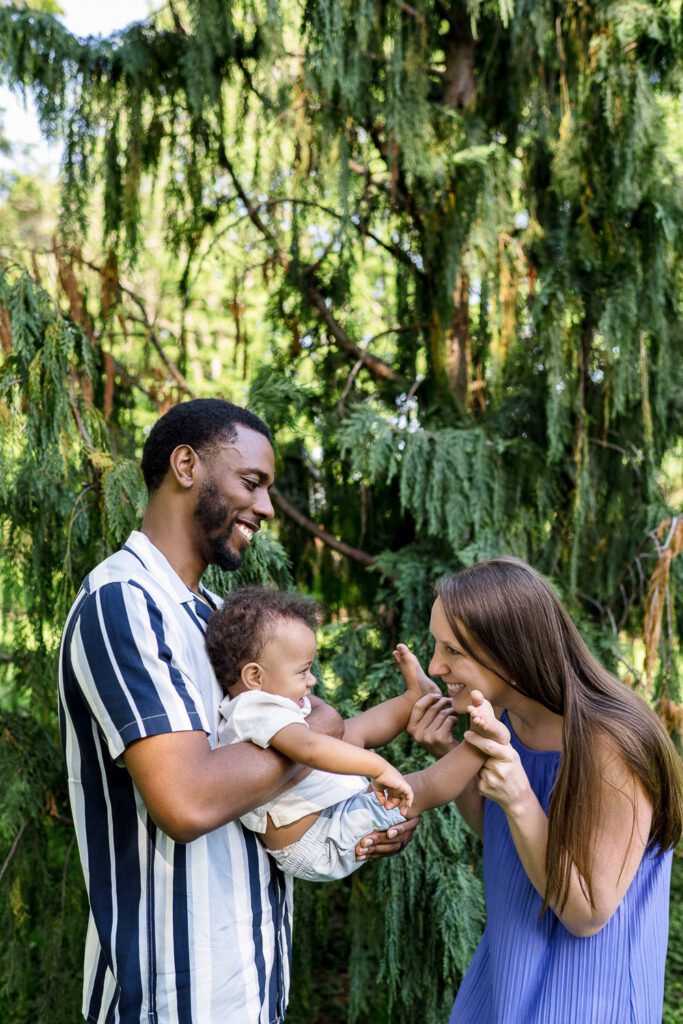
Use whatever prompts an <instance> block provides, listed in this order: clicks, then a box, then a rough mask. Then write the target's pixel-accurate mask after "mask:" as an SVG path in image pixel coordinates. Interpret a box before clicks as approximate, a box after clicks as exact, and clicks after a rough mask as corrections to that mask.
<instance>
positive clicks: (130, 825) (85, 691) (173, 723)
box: [59, 532, 291, 1024]
mask: <svg viewBox="0 0 683 1024" xmlns="http://www.w3.org/2000/svg"><path fill="white" fill-rule="evenodd" d="M207 596H209V597H210V598H211V599H213V600H215V599H214V598H213V595H207ZM209 615H210V609H209V608H208V607H207V605H206V604H205V603H204V602H203V601H201V600H200V599H199V598H197V596H196V595H195V594H193V593H192V591H191V590H189V589H188V588H187V587H186V586H185V584H184V583H183V582H182V580H181V579H180V578H179V577H178V576H177V575H176V574H175V573H174V572H173V570H172V569H171V567H170V565H169V564H168V562H167V561H166V559H165V558H164V557H163V555H162V554H161V552H160V551H158V550H157V549H156V548H155V547H154V546H153V545H152V544H151V543H150V541H149V540H148V539H147V538H146V537H145V536H144V535H143V534H141V533H137V532H135V533H133V534H131V536H130V537H129V539H128V541H127V542H126V545H125V546H124V547H123V548H122V550H121V551H119V552H117V553H116V554H115V555H112V556H111V557H110V558H108V559H106V560H105V561H104V562H102V563H101V564H100V565H99V566H97V568H96V569H94V570H93V572H91V573H90V575H89V576H88V577H87V578H86V580H85V581H84V583H83V586H82V588H81V590H80V592H79V594H78V596H77V598H76V601H75V602H74V605H73V608H72V609H71V612H70V614H69V618H68V620H67V623H66V628H65V631H64V636H63V639H62V650H61V656H60V674H59V715H60V726H61V732H62V743H63V747H64V754H65V759H66V766H67V773H68V779H69V793H70V797H71V805H72V809H73V816H74V822H75V825H76V835H77V839H78V846H79V851H80V855H81V861H82V864H83V871H84V875H85V880H86V885H87V888H88V896H89V900H90V921H89V925H88V934H87V939H86V951H85V977H84V988H83V1015H84V1016H85V1017H86V1019H87V1020H88V1021H91V1022H92V1024H138V1022H142V1021H144V1022H145V1024H213V1022H216V1024H218V1022H220V1024H231V1022H234V1024H279V1022H281V1021H283V1020H284V1013H285V1007H286V1003H287V991H288V986H289V971H290V952H291V881H290V880H288V879H285V877H284V876H283V875H282V874H281V873H280V872H279V871H278V870H277V869H276V868H275V867H274V865H273V864H272V861H271V860H270V859H269V858H268V856H267V855H266V854H265V853H264V851H263V848H262V846H261V845H260V843H258V841H257V840H256V838H255V837H254V836H253V835H251V834H250V833H245V832H243V830H242V827H241V825H239V823H231V824H229V825H226V826H224V827H222V828H219V829H216V830H215V831H214V832H211V833H209V834H208V835H206V836H203V837H202V838H200V839H197V840H196V841H195V842H193V843H188V844H187V845H182V844H178V843H175V842H174V841H173V840H172V839H171V838H170V837H169V836H167V835H166V834H165V833H164V832H162V831H161V830H160V829H158V828H157V827H156V826H155V824H154V822H153V821H152V820H151V818H150V817H149V815H148V813H147V809H146V807H145V805H144V803H143V801H142V799H141V797H140V794H139V793H138V792H137V790H136V789H135V787H134V786H133V783H132V780H131V778H130V776H129V774H128V772H127V771H126V770H125V768H124V767H122V766H121V755H122V753H123V752H124V751H125V749H126V747H127V746H128V745H129V744H130V743H132V742H133V741H134V740H138V739H141V738H144V737H148V736H154V735H158V734H161V733H168V732H177V731H187V730H202V731H204V732H205V733H206V734H207V735H208V737H209V740H210V743H211V745H212V746H215V745H216V742H217V737H216V729H217V724H218V704H219V702H220V700H221V698H222V693H221V691H220V688H219V687H218V685H217V683H216V680H215V676H214V674H213V671H212V669H211V666H210V663H209V660H208V658H207V656H206V653H205V649H204V643H203V631H204V628H205V625H206V621H207V619H208V617H209Z"/></svg>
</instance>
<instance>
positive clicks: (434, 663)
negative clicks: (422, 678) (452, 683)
mask: <svg viewBox="0 0 683 1024" xmlns="http://www.w3.org/2000/svg"><path fill="white" fill-rule="evenodd" d="M445 671H446V669H445V668H444V666H443V665H442V664H441V662H440V661H439V659H438V658H437V656H436V654H435V655H434V656H433V657H432V660H431V661H430V662H429V668H428V669H427V674H428V675H430V676H442V675H443V674H444V673H445Z"/></svg>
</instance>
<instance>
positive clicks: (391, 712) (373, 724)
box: [344, 644, 440, 747]
mask: <svg viewBox="0 0 683 1024" xmlns="http://www.w3.org/2000/svg"><path fill="white" fill-rule="evenodd" d="M394 660H395V661H396V663H397V664H398V667H399V668H400V670H401V675H402V676H403V681H404V682H405V684H406V689H405V693H402V694H401V695H400V697H392V698H391V700H385V701H382V703H381V704H377V705H375V707H374V708H370V709H369V710H368V711H364V712H363V713H362V714H360V715H356V716H355V717H354V718H348V719H347V720H346V722H345V723H344V739H345V740H346V742H347V743H353V744H355V745H356V746H358V747H382V746H384V744H385V743H390V742H391V740H393V739H396V737H397V736H398V735H399V733H401V732H403V730H404V729H405V728H406V726H407V725H408V720H409V719H410V714H411V712H412V710H413V707H414V705H415V702H416V701H417V700H419V699H420V697H423V696H424V695H425V693H436V694H438V693H439V692H440V691H439V688H438V686H437V685H436V683H433V682H432V680H431V679H430V678H429V676H428V675H426V674H425V673H424V672H423V670H422V667H421V665H420V663H419V662H418V660H417V658H416V657H415V655H413V654H411V653H410V651H409V650H408V648H407V647H406V645H405V644H399V645H398V646H397V648H396V650H395V651H394Z"/></svg>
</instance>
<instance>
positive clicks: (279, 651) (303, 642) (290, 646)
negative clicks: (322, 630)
mask: <svg viewBox="0 0 683 1024" xmlns="http://www.w3.org/2000/svg"><path fill="white" fill-rule="evenodd" d="M316 650H317V645H316V642H315V633H314V632H313V630H312V629H310V628H309V627H308V626H307V625H306V623H305V622H301V621H300V620H299V619H283V621H282V623H281V624H280V625H279V626H278V628H277V632H276V633H275V636H274V637H273V639H272V640H271V641H270V642H269V643H268V644H266V646H265V647H264V648H263V650H262V651H261V654H260V655H259V659H258V663H259V665H260V666H261V668H262V669H263V689H264V691H265V692H266V693H275V694H277V695H278V696H279V697H289V699H290V700H293V701H294V702H295V703H296V704H299V705H301V704H303V700H304V697H307V696H308V694H309V693H310V692H311V690H312V689H313V687H314V686H315V684H316V679H315V676H314V675H313V674H312V673H311V665H312V663H313V659H314V658H315V654H316Z"/></svg>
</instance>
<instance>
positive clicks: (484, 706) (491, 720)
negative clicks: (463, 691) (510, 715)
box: [467, 690, 510, 744]
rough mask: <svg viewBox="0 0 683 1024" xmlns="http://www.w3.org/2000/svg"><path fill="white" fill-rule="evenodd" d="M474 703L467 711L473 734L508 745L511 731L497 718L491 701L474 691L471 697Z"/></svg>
mask: <svg viewBox="0 0 683 1024" xmlns="http://www.w3.org/2000/svg"><path fill="white" fill-rule="evenodd" d="M470 696H471V697H472V703H471V704H470V706H469V707H468V709H467V713H468V715H469V716H470V729H471V730H472V732H476V733H479V735H480V736H485V737H486V739H489V740H495V741H496V743H502V744H507V743H509V742H510V731H509V729H506V727H505V726H504V725H503V723H502V722H499V721H498V719H497V718H496V715H495V712H494V710H493V708H492V707H491V704H490V703H489V701H487V700H486V698H485V697H484V696H483V695H482V694H481V693H480V691H479V690H472V693H471V695H470Z"/></svg>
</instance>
